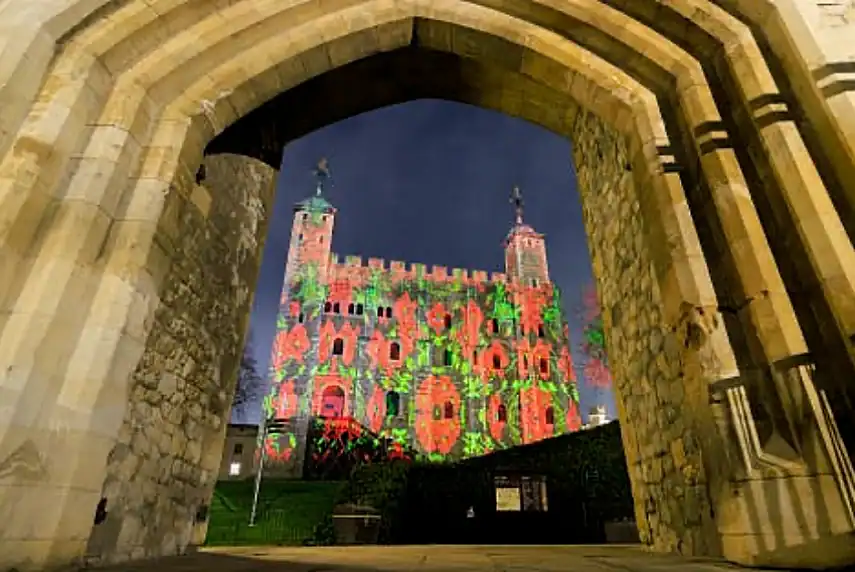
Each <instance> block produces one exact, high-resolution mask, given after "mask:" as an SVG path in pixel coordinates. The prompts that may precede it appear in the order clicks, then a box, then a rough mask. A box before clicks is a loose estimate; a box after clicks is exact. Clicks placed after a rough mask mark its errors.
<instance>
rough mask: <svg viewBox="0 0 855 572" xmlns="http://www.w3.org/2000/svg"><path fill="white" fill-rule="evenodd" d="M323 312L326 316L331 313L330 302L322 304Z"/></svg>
mask: <svg viewBox="0 0 855 572" xmlns="http://www.w3.org/2000/svg"><path fill="white" fill-rule="evenodd" d="M324 312H326V313H328V314H329V313H330V312H332V304H331V303H330V302H327V303H326V304H324Z"/></svg>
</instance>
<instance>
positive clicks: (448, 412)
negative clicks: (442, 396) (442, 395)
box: [443, 401, 454, 419]
mask: <svg viewBox="0 0 855 572" xmlns="http://www.w3.org/2000/svg"><path fill="white" fill-rule="evenodd" d="M443 412H444V413H445V415H443V417H445V418H446V419H451V418H453V417H454V404H453V403H451V402H450V401H446V402H445V407H444V410H443Z"/></svg>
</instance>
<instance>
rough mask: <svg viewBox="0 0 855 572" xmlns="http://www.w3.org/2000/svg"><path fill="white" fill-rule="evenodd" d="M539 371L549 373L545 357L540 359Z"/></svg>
mask: <svg viewBox="0 0 855 572" xmlns="http://www.w3.org/2000/svg"><path fill="white" fill-rule="evenodd" d="M540 373H549V361H547V360H546V358H541V360H540Z"/></svg>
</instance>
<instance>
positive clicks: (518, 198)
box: [510, 185, 523, 224]
mask: <svg viewBox="0 0 855 572" xmlns="http://www.w3.org/2000/svg"><path fill="white" fill-rule="evenodd" d="M510 203H511V204H512V205H514V210H515V211H516V215H517V224H522V221H523V197H522V191H520V188H519V186H517V185H514V189H513V191H511V200H510Z"/></svg>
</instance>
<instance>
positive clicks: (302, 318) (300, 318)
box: [297, 312, 306, 324]
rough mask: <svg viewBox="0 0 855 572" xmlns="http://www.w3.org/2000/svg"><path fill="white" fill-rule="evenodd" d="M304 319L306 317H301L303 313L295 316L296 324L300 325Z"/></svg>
mask: <svg viewBox="0 0 855 572" xmlns="http://www.w3.org/2000/svg"><path fill="white" fill-rule="evenodd" d="M305 319H306V317H305V316H304V315H303V312H300V315H299V316H297V322H298V323H300V324H302V323H303V320H305Z"/></svg>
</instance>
